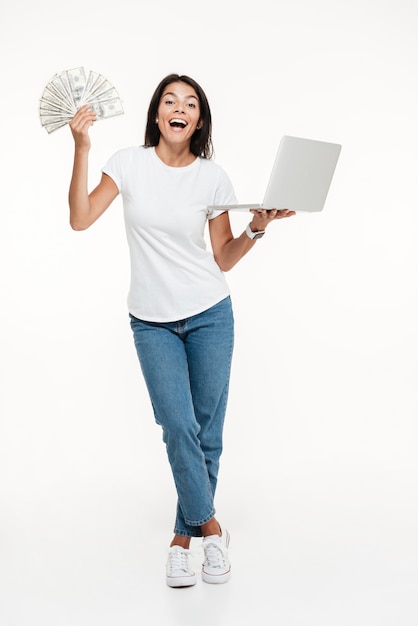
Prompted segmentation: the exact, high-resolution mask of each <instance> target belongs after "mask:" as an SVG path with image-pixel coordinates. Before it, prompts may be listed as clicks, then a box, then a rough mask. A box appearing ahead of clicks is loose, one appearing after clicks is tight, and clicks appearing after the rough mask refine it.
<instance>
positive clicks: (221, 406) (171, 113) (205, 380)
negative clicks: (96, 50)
mask: <svg viewBox="0 0 418 626" xmlns="http://www.w3.org/2000/svg"><path fill="white" fill-rule="evenodd" d="M95 119H96V114H95V113H94V112H93V111H91V110H90V108H89V106H88V105H87V106H85V107H82V108H81V109H80V110H79V111H78V112H77V113H76V115H75V116H74V118H73V120H72V121H71V123H70V128H71V131H72V133H73V137H74V141H75V156H74V169H73V175H72V179H71V184H70V192H69V202H70V222H71V226H72V227H73V228H74V229H75V230H82V229H84V228H88V227H89V226H90V225H91V224H92V223H93V222H94V221H95V220H96V219H97V218H98V217H99V216H100V215H102V213H103V212H104V211H105V210H106V209H107V207H108V206H109V205H110V204H111V202H112V201H113V200H114V199H115V198H116V196H117V195H118V194H119V193H121V194H122V197H123V204H124V216H125V223H126V232H127V239H128V245H129V248H130V258H131V286H130V290H129V295H128V308H129V315H130V323H131V328H132V332H133V336H134V342H135V347H136V350H137V354H138V358H139V362H140V365H141V369H142V372H143V375H144V378H145V382H146V385H147V388H148V392H149V396H150V400H151V403H152V407H153V410H154V414H155V420H156V422H157V424H159V425H160V426H161V428H162V430H163V439H164V442H165V444H166V448H167V455H168V459H169V462H170V465H171V469H172V472H173V477H174V481H175V485H176V490H177V495H178V505H177V511H176V519H175V525H174V538H173V540H172V542H171V545H170V548H169V553H168V559H167V570H166V581H167V584H168V585H169V586H171V587H184V586H189V585H194V584H195V582H196V576H195V573H194V572H193V571H192V569H191V566H190V563H189V556H190V552H189V545H190V540H191V538H192V537H201V536H203V549H204V554H205V557H204V563H203V569H202V578H203V580H204V581H205V582H207V583H224V582H226V581H227V580H229V577H230V570H231V567H230V562H229V557H228V544H229V534H228V532H227V531H226V530H224V531H222V530H221V527H220V525H219V523H218V521H217V519H216V518H215V507H214V497H215V490H216V485H217V480H218V469H219V459H220V456H221V452H222V432H223V423H224V417H225V412H226V404H227V396H228V389H229V378H230V366H231V360H232V350H233V340H234V338H233V331H234V320H233V313H232V306H231V301H230V295H229V288H228V285H227V283H226V280H225V277H224V274H223V272H224V271H226V270H229V269H230V268H232V267H233V266H234V265H235V264H236V263H237V262H238V261H239V260H240V259H241V258H242V257H243V256H244V255H245V254H246V253H247V252H248V251H249V250H250V249H251V248H252V247H253V246H254V245H255V242H256V235H257V234H258V235H260V234H261V232H263V231H264V230H265V228H266V227H267V226H268V225H269V224H270V223H271V222H272V221H273V220H275V219H279V218H282V217H287V216H288V215H292V213H291V212H289V211H276V210H272V211H269V212H268V213H267V211H265V210H263V211H252V213H253V217H252V221H251V223H250V224H249V225H248V227H247V229H246V230H245V231H244V232H243V233H241V235H240V236H239V237H234V235H233V234H232V231H231V226H230V223H229V216H228V213H227V212H223V211H222V210H211V209H210V208H209V207H210V206H212V205H216V204H230V203H235V202H236V198H235V193H234V190H233V188H232V185H231V182H230V180H229V178H228V176H227V175H226V173H225V172H224V171H223V169H222V168H221V167H220V166H219V165H217V164H216V163H214V162H213V161H212V160H211V156H212V153H213V146H212V118H211V113H210V108H209V104H208V101H207V98H206V95H205V93H204V92H203V90H202V88H201V87H200V85H198V84H197V83H196V82H195V81H194V80H193V79H191V78H189V77H187V76H180V75H177V74H171V75H169V76H167V77H166V78H165V79H164V80H162V81H161V83H160V84H159V85H158V87H157V89H156V90H155V93H154V95H153V97H152V99H151V102H150V106H149V110H148V119H147V126H146V131H145V144H144V146H141V147H134V148H127V149H122V150H119V151H118V152H117V153H116V154H114V155H113V156H112V157H111V158H110V159H109V160H108V162H107V163H106V165H105V166H104V168H103V173H102V178H101V181H100V183H99V184H98V185H97V187H96V188H95V189H93V191H92V192H91V193H88V190H87V171H88V153H89V150H90V139H89V133H88V131H89V128H90V126H91V125H92V124H93V123H94V121H95ZM207 222H208V223H209V235H210V240H211V248H212V251H209V250H207V249H206V244H205V240H204V230H205V225H206V223H207Z"/></svg>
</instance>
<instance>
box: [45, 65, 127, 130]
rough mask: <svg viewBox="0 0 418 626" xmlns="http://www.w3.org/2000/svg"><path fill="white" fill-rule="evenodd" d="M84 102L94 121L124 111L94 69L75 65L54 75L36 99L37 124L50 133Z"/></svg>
mask: <svg viewBox="0 0 418 626" xmlns="http://www.w3.org/2000/svg"><path fill="white" fill-rule="evenodd" d="M85 104H89V105H90V106H91V108H92V110H93V111H95V113H96V116H97V120H102V119H106V118H109V117H115V116H116V115H123V113H124V110H123V104H122V100H121V99H120V97H119V94H118V92H117V90H116V89H115V87H114V86H113V85H112V84H111V83H110V82H109V80H108V79H107V78H105V77H104V76H102V75H101V74H99V73H98V72H95V71H92V70H90V71H88V72H87V71H86V70H85V68H84V67H75V68H72V69H69V70H65V71H63V72H60V73H59V74H55V75H54V76H53V77H52V79H51V80H50V82H49V83H48V84H47V85H46V87H45V89H44V90H43V92H42V95H41V98H40V101H39V117H40V120H41V126H42V127H44V128H45V129H46V131H47V132H48V133H52V132H54V131H55V130H58V128H62V127H63V126H65V125H66V124H68V122H70V121H71V119H72V118H73V117H74V115H75V114H76V112H77V111H78V109H79V108H80V107H82V106H84V105H85Z"/></svg>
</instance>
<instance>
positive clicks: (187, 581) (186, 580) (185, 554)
mask: <svg viewBox="0 0 418 626" xmlns="http://www.w3.org/2000/svg"><path fill="white" fill-rule="evenodd" d="M190 555H191V552H190V550H186V548H182V547H181V546H172V547H171V548H170V549H169V551H168V558H167V568H166V581H167V585H168V586H169V587H191V586H192V585H195V584H196V574H195V573H194V571H193V570H192V568H191V567H190V563H189V557H190Z"/></svg>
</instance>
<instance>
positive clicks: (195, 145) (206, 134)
mask: <svg viewBox="0 0 418 626" xmlns="http://www.w3.org/2000/svg"><path fill="white" fill-rule="evenodd" d="M167 119H168V123H169V126H170V127H171V128H176V126H177V125H178V126H180V127H182V128H186V126H187V125H189V124H191V126H192V128H188V133H187V136H188V138H190V148H189V150H190V152H191V154H192V155H194V156H195V157H203V158H205V159H210V158H211V157H212V155H213V145H212V116H211V112H210V107H209V102H208V100H207V97H206V95H205V93H204V91H203V89H202V88H201V87H200V85H199V84H198V83H197V82H196V81H195V80H193V79H192V78H190V77H189V76H179V75H178V74H170V75H169V76H166V78H164V79H163V80H162V81H161V83H160V84H159V85H158V87H157V89H156V90H155V93H154V95H153V97H152V99H151V102H150V105H149V109H148V117H147V127H146V131H145V144H144V145H145V146H147V147H151V146H158V145H159V143H160V139H161V136H163V141H164V133H163V130H164V126H162V123H161V121H162V120H167ZM176 123H177V124H176ZM181 125H183V126H181ZM178 126H177V127H178ZM190 130H192V131H193V132H190ZM195 131H200V132H198V133H195Z"/></svg>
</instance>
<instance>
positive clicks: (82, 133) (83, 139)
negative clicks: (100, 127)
mask: <svg viewBox="0 0 418 626" xmlns="http://www.w3.org/2000/svg"><path fill="white" fill-rule="evenodd" d="M95 121H96V113H95V112H94V111H92V109H91V108H90V105H89V104H85V105H84V106H82V107H81V108H80V109H79V110H78V111H77V113H76V114H75V115H74V117H73V119H72V120H71V122H70V124H69V126H70V128H71V132H72V134H73V137H74V142H75V146H76V148H78V149H82V150H83V149H84V150H89V149H90V146H91V142H90V137H89V128H90V126H93V124H94V122H95Z"/></svg>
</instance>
